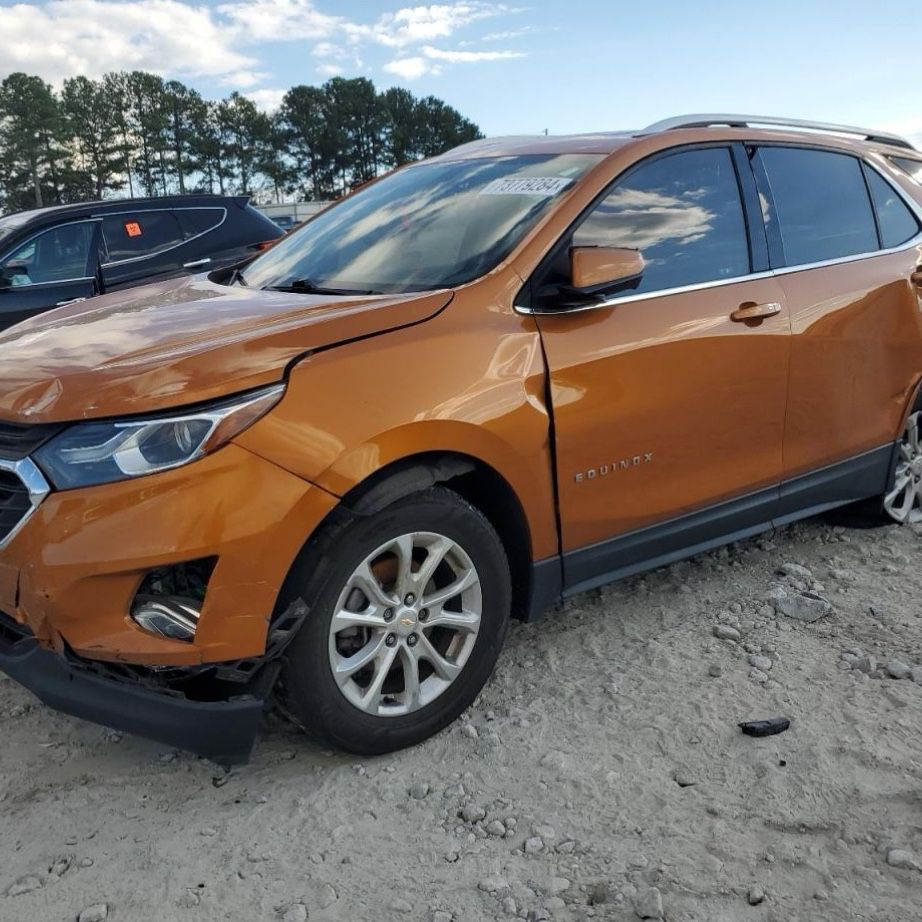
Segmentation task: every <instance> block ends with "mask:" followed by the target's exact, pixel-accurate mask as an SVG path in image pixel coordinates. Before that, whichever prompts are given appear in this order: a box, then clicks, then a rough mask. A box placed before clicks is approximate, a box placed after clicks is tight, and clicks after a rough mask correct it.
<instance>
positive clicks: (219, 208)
mask: <svg viewBox="0 0 922 922" xmlns="http://www.w3.org/2000/svg"><path fill="white" fill-rule="evenodd" d="M176 211H220V212H221V220H220V221H218V223H217V224H213V225H212V226H211V227H209V228H208V229H207V230H203V231H202V232H201V233H198V234H195V235H194V236H192V237H186V239H185V240H180V241H179V243H174V244H173V245H172V246H168V247H164V248H163V249H162V250H157V251H156V252H154V253H148V254H147V256H129V257H128V258H127V259H115V260H110V261H109V262H105V263H101V264H100V265H101V267H102V268H103V269H111V268H113V267H115V266H127V265H129V264H130V263H138V262H143V261H144V260H145V259H153V258H154V257H155V256H162V255H163V254H164V253H169V252H170V251H171V250H176V249H179V247H184V246H185V245H186V244H187V243H192V241H193V240H198V238H199V237H204V236H205V234H210V233H211V232H212V231H216V230H217V229H218V228H219V227H222V226H223V224H224V222H225V221H226V220H227V208H226V207H225V206H224V205H183V206H180V207H177V208H136V209H134V210H128V211H107V212H106V213H105V214H103V215H100V216H99V218H98V220H99V221H103V220H105V219H106V218H111V217H118V216H119V215H142V214H154V213H156V214H161V213H163V212H176ZM100 233H102V235H103V243H105V244H106V252H108V250H109V244H108V243H107V242H106V236H105V231H100Z"/></svg>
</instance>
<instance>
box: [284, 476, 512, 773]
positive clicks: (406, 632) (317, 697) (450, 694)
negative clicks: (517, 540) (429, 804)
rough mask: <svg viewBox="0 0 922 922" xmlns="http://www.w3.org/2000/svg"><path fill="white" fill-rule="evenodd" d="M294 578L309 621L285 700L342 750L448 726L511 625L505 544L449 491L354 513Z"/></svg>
mask: <svg viewBox="0 0 922 922" xmlns="http://www.w3.org/2000/svg"><path fill="white" fill-rule="evenodd" d="M436 561H439V562H438V563H437V565H436ZM430 570H431V571H432V572H431V573H430V572H429V571H430ZM293 576H294V595H295V596H296V597H300V598H301V599H302V600H303V601H304V603H305V605H306V606H307V609H308V614H307V617H306V619H305V621H304V623H303V624H302V626H301V628H300V630H299V631H298V633H297V635H296V636H295V638H294V639H293V640H292V642H291V644H290V645H289V647H288V649H287V651H286V656H285V663H284V665H283V669H282V674H281V677H280V692H281V697H282V699H283V702H284V704H285V705H286V706H287V708H288V710H289V712H290V713H291V714H292V715H293V716H294V717H295V719H296V720H297V721H298V722H299V723H300V724H301V725H302V726H303V728H304V729H305V730H307V732H308V733H310V734H311V735H314V736H317V737H319V738H321V739H323V740H325V741H327V742H329V743H332V744H333V745H334V746H336V747H338V748H341V749H345V750H347V751H349V752H354V753H359V754H362V755H375V754H379V753H384V752H391V751H393V750H396V749H402V748H404V747H406V746H412V745H414V744H416V743H419V742H421V741H422V740H424V739H426V738H428V737H430V736H432V735H433V734H435V733H438V732H439V730H441V729H442V728H444V727H445V726H447V725H448V724H449V723H451V722H452V721H453V720H454V719H455V718H456V717H457V716H458V715H459V714H460V713H461V712H462V711H463V710H464V709H465V708H466V707H468V706H469V705H470V704H471V703H472V702H473V701H474V699H475V698H476V696H477V694H478V693H479V692H480V690H481V689H482V688H483V686H484V685H485V684H486V682H487V680H488V679H489V677H490V674H491V673H492V671H493V668H494V666H495V665H496V660H497V658H498V656H499V653H500V650H501V649H502V645H503V641H504V640H505V637H506V633H507V630H508V626H509V613H510V609H511V600H512V590H511V578H510V573H509V564H508V561H507V558H506V553H505V550H504V548H503V545H502V542H501V541H500V539H499V536H498V535H497V534H496V531H495V530H494V529H493V527H492V525H491V524H490V523H489V522H488V521H487V519H486V517H485V516H484V515H483V514H482V513H481V512H480V511H479V510H478V509H476V508H475V507H474V506H471V505H470V504H469V503H467V502H466V501H465V500H463V499H462V498H461V497H460V496H458V495H457V494H456V493H454V492H452V491H451V490H449V489H446V488H444V487H435V488H432V489H428V490H425V491H423V492H420V493H416V494H413V495H411V496H409V497H406V498H404V499H400V500H397V501H396V502H394V503H392V504H391V505H389V506H387V507H385V508H384V509H382V510H380V511H378V512H375V513H372V514H370V515H364V516H362V515H357V516H350V517H349V519H348V521H347V522H346V523H345V524H340V525H337V526H334V527H333V528H331V529H330V530H328V531H327V532H326V533H325V534H323V535H322V536H320V537H319V538H318V541H317V544H316V545H315V546H314V547H312V548H311V549H310V552H309V553H308V554H307V556H306V558H305V560H304V564H303V565H302V566H301V568H300V569H299V570H298V571H296V572H295V573H294V574H293ZM418 587H422V588H421V589H418ZM459 587H460V588H459ZM414 590H417V591H414ZM455 590H457V591H455ZM453 592H454V594H452V593H453ZM477 615H479V618H475V616H477ZM334 618H335V620H334ZM360 663H365V664H366V665H365V666H363V667H362V668H356V666H357V664H360ZM414 664H415V665H414ZM334 669H335V670H336V672H337V675H338V676H339V678H338V680H337V678H336V677H335V676H334ZM414 674H415V676H416V681H414V679H413V676H414ZM376 688H377V691H376Z"/></svg>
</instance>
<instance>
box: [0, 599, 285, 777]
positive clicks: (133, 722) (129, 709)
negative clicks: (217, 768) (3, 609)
mask: <svg viewBox="0 0 922 922" xmlns="http://www.w3.org/2000/svg"><path fill="white" fill-rule="evenodd" d="M99 665H100V666H102V664H99ZM0 670H2V671H3V672H5V673H6V674H7V675H8V676H9V677H10V678H11V679H14V680H15V681H16V682H18V683H19V684H21V685H23V686H24V687H25V688H27V689H28V690H29V691H31V692H32V693H33V694H34V695H36V696H37V697H38V698H39V699H40V700H41V701H43V702H44V703H45V704H47V705H48V706H49V707H52V708H55V709H56V710H59V711H63V712H64V713H65V714H70V715H72V716H73V717H81V718H83V719H85V720H90V721H93V722H94V723H98V724H103V725H104V726H107V727H111V728H112V729H115V730H122V731H124V732H126V733H134V734H137V735H138V736H143V737H146V738H148V739H151V740H155V741H157V742H159V743H164V744H166V745H168V746H171V747H175V748H178V749H185V750H188V751H190V752H194V753H196V754H197V755H201V756H204V757H206V758H208V759H211V760H212V761H214V762H217V763H218V764H220V765H237V764H240V763H243V762H246V761H247V760H248V759H249V757H250V753H251V751H252V749H253V745H254V743H255V741H256V734H257V731H258V730H259V724H260V719H261V716H262V712H263V707H264V704H265V699H266V696H267V694H268V691H269V689H270V687H271V681H270V680H268V678H269V677H268V676H266V675H265V674H263V675H262V676H261V677H259V678H257V679H256V680H254V681H253V682H251V683H250V684H249V685H246V686H241V687H240V688H239V689H235V691H236V694H234V695H233V696H230V697H228V698H226V699H224V700H197V699H196V698H194V697H191V696H190V695H188V694H185V693H183V692H182V691H181V690H179V689H178V688H177V687H175V685H174V687H170V683H168V682H166V681H164V682H162V683H161V684H159V685H158V684H157V683H156V682H154V681H151V682H150V683H148V684H144V683H142V682H141V681H140V680H139V678H135V679H132V678H131V677H130V673H128V672H127V671H126V672H125V673H123V675H122V676H121V677H120V676H119V672H118V670H116V669H111V668H108V667H104V668H102V669H100V671H98V672H97V671H94V669H93V668H92V665H91V664H89V663H82V662H81V661H80V660H79V658H76V657H73V658H70V659H69V658H66V657H64V656H61V655H59V654H57V653H55V652H54V651H52V650H49V649H47V648H45V647H42V646H41V645H40V644H39V642H38V640H37V639H36V638H35V637H34V636H32V634H31V632H29V631H28V630H26V629H24V628H23V627H22V626H21V625H18V624H16V623H15V622H13V621H12V620H11V619H9V618H6V617H5V616H2V615H0ZM150 675H151V677H156V673H153V672H152V673H150ZM136 676H138V677H139V676H140V673H136ZM164 678H165V676H164Z"/></svg>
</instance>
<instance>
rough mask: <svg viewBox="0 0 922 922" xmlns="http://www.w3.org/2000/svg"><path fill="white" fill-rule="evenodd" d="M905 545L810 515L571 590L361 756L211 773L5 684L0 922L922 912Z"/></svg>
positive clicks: (884, 920) (920, 591)
mask: <svg viewBox="0 0 922 922" xmlns="http://www.w3.org/2000/svg"><path fill="white" fill-rule="evenodd" d="M843 522H844V524H843ZM920 542H922V531H918V532H915V531H914V530H913V528H910V527H903V528H897V527H883V528H875V529H862V528H858V527H856V525H855V522H848V521H847V520H843V519H841V518H840V519H838V520H833V519H820V520H814V521H811V522H808V523H806V524H802V525H797V526H793V527H790V528H787V529H785V530H783V531H780V532H778V533H775V534H772V535H769V536H766V537H763V538H760V539H756V540H753V541H749V542H744V543H742V544H739V545H734V546H733V547H731V548H727V549H723V550H721V551H717V552H714V553H711V554H705V555H701V556H699V557H696V558H694V559H693V560H691V561H687V562H684V563H680V564H676V565H674V566H672V567H669V568H666V569H663V570H658V571H656V572H655V573H652V574H649V575H647V576H646V577H645V578H635V579H632V580H628V581H625V582H622V583H620V584H617V585H615V586H612V587H608V588H606V589H603V590H601V591H597V592H593V593H588V594H585V595H582V596H579V597H578V598H576V599H574V600H573V601H571V602H569V603H568V604H567V605H566V606H565V607H564V608H562V609H560V610H557V611H554V612H551V613H549V615H548V617H547V618H546V619H545V620H544V621H543V622H542V623H540V624H537V625H526V626H522V625H519V626H516V627H515V628H514V629H513V631H512V633H511V636H510V639H509V643H508V645H507V649H506V651H505V653H504V655H503V657H502V658H501V660H500V664H499V667H498V670H497V673H496V675H495V676H494V678H493V681H492V682H491V683H490V685H489V686H488V687H487V689H486V690H485V691H484V693H483V694H482V696H481V698H480V699H479V701H478V702H477V703H476V705H475V707H473V708H472V709H471V710H470V712H469V713H468V714H466V715H465V717H464V719H463V720H462V721H461V722H459V723H457V724H455V725H454V726H453V727H451V728H450V729H449V730H447V731H445V732H444V733H442V734H441V735H440V736H438V737H437V738H435V739H433V740H430V741H428V742H427V743H426V744H425V745H422V746H420V747H418V748H416V749H413V750H409V751H405V752H401V753H397V754H394V755H391V756H387V757H383V758H378V759H369V760H365V761H358V760H356V759H355V758H354V757H351V758H350V757H346V756H343V755H340V754H336V753H332V752H329V751H324V750H322V749H320V748H319V747H317V746H316V745H314V744H312V743H310V742H307V741H305V740H303V739H302V738H301V737H299V736H298V735H296V734H295V733H293V732H291V731H289V730H288V729H287V728H286V727H285V726H284V725H283V724H281V723H280V722H277V721H270V725H269V726H267V727H266V730H265V732H264V734H263V737H262V739H261V741H260V743H259V745H258V748H257V750H256V753H255V755H254V758H253V760H252V762H251V764H250V765H248V766H246V767H244V768H240V769H236V770H234V771H233V772H231V773H229V774H225V773H223V772H222V771H221V770H220V769H219V768H217V767H216V766H214V765H212V764H210V763H209V762H207V761H204V760H201V759H196V758H194V757H191V756H188V755H186V754H181V753H175V752H171V751H165V750H164V749H163V748H162V747H158V746H156V745H155V744H151V743H147V742H145V741H143V740H138V739H133V738H130V737H122V736H119V735H118V734H114V733H111V732H109V731H106V730H103V729H101V728H98V727H94V726H92V725H90V724H87V723H81V722H78V721H75V720H71V719H69V718H65V717H62V716H60V715H57V714H55V713H53V712H51V711H49V710H47V709H46V708H44V707H42V706H41V705H39V704H37V703H36V702H35V701H34V699H32V698H31V697H30V696H29V694H28V693H26V692H24V691H23V690H21V689H19V688H18V687H17V686H15V685H14V684H13V683H12V682H10V681H7V680H5V679H4V680H0V719H2V728H3V730H2V739H3V743H2V745H0V816H2V823H0V854H2V855H3V861H2V866H0V920H3V922H13V920H15V922H54V920H73V919H76V918H77V917H78V916H79V917H80V918H81V919H82V920H83V922H93V920H101V919H104V918H108V919H115V920H133V922H143V920H147V919H157V920H172V919H178V920H185V919H188V920H200V922H206V920H219V919H220V920H224V919H231V920H238V919H247V920H275V919H279V920H285V922H297V920H301V922H303V920H305V919H310V920H349V922H365V920H368V922H386V920H392V919H393V920H403V919H406V920H424V922H450V920H454V922H459V920H475V922H476V920H481V919H494V918H495V919H510V920H511V919H513V918H515V917H519V918H527V919H529V920H540V919H548V920H582V919H589V918H592V919H598V920H636V919H638V918H652V919H657V918H664V919H666V920H668V922H680V920H682V922H692V920H698V922H745V920H749V919H752V920H756V922H761V920H772V922H796V920H814V919H816V920H837V922H848V920H874V922H890V920H893V922H897V920H899V922H911V920H922V794H920V791H922V722H920V719H919V715H920V708H922V608H920V604H919V599H920V597H922V570H920V567H919V561H920ZM782 571H786V572H782ZM805 591H806V592H811V593H813V595H804V594H803V593H804V592H805ZM824 599H825V600H828V602H829V603H831V609H830V606H828V605H826V604H825V603H824V601H823V600H824ZM792 615H793V617H792ZM804 617H809V618H813V617H817V620H815V621H813V622H808V621H804V620H801V618H804ZM913 667H915V668H913ZM772 716H785V717H788V718H790V719H791V727H790V729H789V730H788V731H787V732H785V733H782V734H780V735H777V736H771V737H767V738H764V739H754V738H750V737H747V736H744V735H743V734H742V733H741V732H740V730H739V729H738V728H737V722H738V721H741V720H748V719H753V718H762V717H772Z"/></svg>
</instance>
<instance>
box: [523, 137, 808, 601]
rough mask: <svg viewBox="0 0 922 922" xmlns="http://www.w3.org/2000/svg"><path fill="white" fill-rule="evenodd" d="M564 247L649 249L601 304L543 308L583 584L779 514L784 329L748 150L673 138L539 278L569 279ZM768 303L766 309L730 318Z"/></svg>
mask: <svg viewBox="0 0 922 922" xmlns="http://www.w3.org/2000/svg"><path fill="white" fill-rule="evenodd" d="M744 200H745V201H747V202H748V208H744V204H743V202H744ZM750 241H751V244H752V245H751V246H750V243H749V242H750ZM570 245H575V246H593V245H595V246H604V245H607V246H618V247H629V248H636V249H639V250H640V251H641V252H642V254H643V256H644V258H645V261H646V269H645V271H644V275H643V277H642V281H641V283H640V285H639V286H638V287H636V288H634V289H631V290H625V291H621V292H617V293H614V294H612V295H610V296H609V297H608V300H607V301H606V302H605V303H604V304H601V305H598V306H592V307H589V308H588V309H585V310H577V311H573V310H567V309H564V308H562V309H560V310H556V311H555V310H554V308H553V300H552V296H551V300H550V301H548V302H547V303H546V306H545V307H544V308H537V309H540V310H547V311H549V312H548V313H541V314H540V315H539V316H538V317H537V320H538V325H539V327H540V330H541V335H542V340H543V344H544V349H545V353H546V357H547V363H548V366H549V370H550V376H551V396H552V402H553V409H554V430H555V439H556V457H557V477H558V489H559V505H560V517H561V531H562V542H563V549H564V551H565V555H564V578H565V583H566V586H567V588H568V589H569V590H571V591H575V590H578V589H583V588H587V587H589V586H591V585H594V584H596V583H600V582H603V581H604V580H606V579H608V578H611V577H613V576H617V575H623V574H624V573H627V572H630V571H631V569H632V568H636V567H637V565H638V564H639V563H640V562H642V561H646V560H651V559H654V558H655V559H661V558H662V559H666V558H668V556H669V554H670V553H678V552H679V551H680V550H682V549H685V548H688V547H697V546H704V545H707V544H708V543H709V542H711V543H716V540H717V539H719V538H720V537H722V536H724V535H726V534H728V533H737V534H740V535H742V534H745V533H751V532H752V531H755V530H757V529H758V527H760V526H762V525H764V523H766V522H768V521H770V520H771V518H772V515H773V513H774V512H775V510H776V505H777V496H778V483H779V481H780V478H781V473H782V455H781V445H782V435H783V428H784V414H785V403H786V398H787V375H788V353H789V348H790V325H789V318H788V313H787V309H786V307H785V304H784V294H783V292H782V291H781V288H780V286H779V284H778V283H777V281H776V280H775V279H774V278H773V277H771V274H770V273H769V272H768V271H767V269H768V266H767V248H766V243H765V232H764V228H763V225H762V220H761V215H760V214H758V203H757V198H756V190H755V185H754V182H753V179H752V175H751V171H750V169H749V165H748V162H747V160H746V157H745V152H744V151H743V149H742V147H735V146H732V145H710V146H700V147H693V148H686V149H682V150H678V151H667V152H665V153H663V154H660V155H658V156H655V157H653V158H650V159H648V160H645V161H642V162H641V163H640V164H639V165H637V166H635V167H633V168H632V169H631V170H630V171H628V173H626V174H624V175H623V176H622V177H621V178H619V179H618V180H616V181H615V182H614V184H613V185H612V186H611V187H610V189H609V191H608V192H607V193H606V195H605V196H604V197H603V198H602V199H601V201H599V202H598V204H597V205H596V206H595V207H594V209H593V210H592V211H591V212H590V213H589V214H588V216H587V217H586V218H585V219H584V220H583V221H582V223H581V224H579V226H578V227H577V228H576V229H575V231H574V232H573V233H572V234H570V235H568V237H566V238H565V239H564V240H563V241H562V247H561V248H559V250H558V252H557V253H556V254H552V256H551V257H550V261H551V263H553V262H554V261H555V260H556V261H557V264H556V267H555V266H553V265H550V266H546V267H544V268H543V269H540V270H539V276H538V277H537V278H536V279H535V280H534V286H533V289H532V290H533V291H536V290H537V291H548V290H552V286H553V283H554V282H555V281H556V282H558V283H559V282H563V281H564V277H565V275H566V271H565V267H566V264H567V262H568V258H567V253H568V249H569V246H570ZM561 259H562V260H563V261H562V262H561ZM542 273H543V275H542ZM555 273H556V275H555ZM756 305H757V306H759V309H760V311H761V316H759V317H757V318H756V319H754V320H750V321H748V322H746V321H744V320H743V319H742V318H741V317H739V314H737V317H738V318H739V319H734V316H733V315H734V314H735V313H737V312H738V310H739V309H740V308H741V307H745V306H756ZM757 312H758V311H757Z"/></svg>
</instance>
